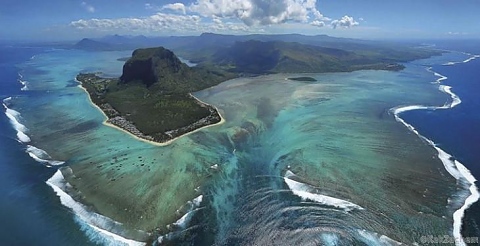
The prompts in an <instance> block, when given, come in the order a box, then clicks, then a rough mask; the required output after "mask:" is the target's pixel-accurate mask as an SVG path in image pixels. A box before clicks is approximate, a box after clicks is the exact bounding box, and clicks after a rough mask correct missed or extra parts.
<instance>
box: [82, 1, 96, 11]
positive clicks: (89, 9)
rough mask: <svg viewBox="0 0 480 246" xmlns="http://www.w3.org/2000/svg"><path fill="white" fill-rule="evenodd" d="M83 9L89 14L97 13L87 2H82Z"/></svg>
mask: <svg viewBox="0 0 480 246" xmlns="http://www.w3.org/2000/svg"><path fill="white" fill-rule="evenodd" d="M82 7H83V9H85V10H86V11H87V12H89V13H95V7H93V6H92V5H90V4H88V3H86V2H82Z"/></svg>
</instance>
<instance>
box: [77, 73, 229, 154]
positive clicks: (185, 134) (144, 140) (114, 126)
mask: <svg viewBox="0 0 480 246" xmlns="http://www.w3.org/2000/svg"><path fill="white" fill-rule="evenodd" d="M75 81H76V82H78V86H77V87H78V88H80V89H82V90H83V91H84V92H85V93H86V94H87V97H88V101H89V102H90V104H91V105H93V106H94V107H95V108H97V109H98V110H99V111H100V112H101V113H102V115H103V116H104V120H103V122H102V124H103V125H105V126H108V127H112V128H114V129H117V130H119V131H122V132H124V133H126V134H128V135H130V136H131V137H133V138H135V139H137V140H140V141H142V142H145V143H148V144H152V145H155V146H167V145H170V144H172V143H173V142H174V141H175V140H177V139H179V138H181V137H184V136H188V135H190V134H192V133H195V132H197V131H200V130H202V129H205V128H208V127H212V126H218V125H222V124H223V123H225V122H226V121H225V118H223V116H222V114H221V113H220V111H219V110H218V108H217V107H216V106H213V105H210V104H208V103H205V102H203V101H201V100H200V99H198V98H197V97H195V96H193V95H192V94H191V93H189V95H190V96H191V97H193V98H194V99H195V100H197V101H198V102H200V103H202V104H204V105H207V106H210V107H213V108H214V109H215V110H216V111H217V114H218V115H219V116H220V121H219V122H217V123H214V124H209V125H206V126H202V127H200V128H196V129H194V130H192V131H188V132H186V133H183V134H181V135H179V136H177V137H175V138H172V139H170V140H167V141H165V142H156V141H151V140H148V139H144V138H141V137H138V136H136V135H135V134H133V133H131V132H129V131H127V130H125V129H123V128H121V127H119V126H117V125H114V124H112V123H110V122H108V120H109V119H110V118H108V116H107V115H106V114H105V112H104V111H103V110H102V109H101V108H100V107H99V106H98V105H97V104H95V103H94V102H93V101H92V98H91V97H90V93H88V91H87V89H86V88H85V87H83V86H82V82H81V81H79V80H77V78H75Z"/></svg>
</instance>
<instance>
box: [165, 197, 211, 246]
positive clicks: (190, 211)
mask: <svg viewBox="0 0 480 246" xmlns="http://www.w3.org/2000/svg"><path fill="white" fill-rule="evenodd" d="M202 201H203V195H200V196H197V197H196V198H194V199H193V200H191V201H188V202H187V203H186V204H185V205H184V206H182V208H181V209H179V210H177V213H180V210H182V209H184V208H185V207H186V208H187V212H186V213H185V214H184V215H183V216H182V217H180V219H178V220H177V221H175V222H174V223H173V225H174V226H175V227H176V228H180V230H176V231H172V232H170V233H167V234H165V235H161V236H159V237H158V238H157V242H158V243H162V242H163V240H165V239H167V240H171V239H172V238H175V237H176V236H177V235H179V232H181V231H185V230H187V228H188V224H189V223H190V220H191V219H192V218H193V216H194V215H195V213H196V212H197V211H198V210H200V209H201V208H199V207H200V204H201V203H202ZM167 227H168V228H171V227H170V226H167ZM175 227H174V228H175Z"/></svg>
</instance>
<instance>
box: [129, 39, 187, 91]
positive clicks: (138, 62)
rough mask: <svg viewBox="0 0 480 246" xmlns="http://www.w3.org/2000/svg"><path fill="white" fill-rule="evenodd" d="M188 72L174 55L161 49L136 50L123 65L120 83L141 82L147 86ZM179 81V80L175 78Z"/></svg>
mask: <svg viewBox="0 0 480 246" xmlns="http://www.w3.org/2000/svg"><path fill="white" fill-rule="evenodd" d="M183 70H188V66H186V65H185V64H183V63H182V62H181V61H180V59H178V57H177V56H175V54H174V53H173V52H172V51H170V50H167V49H165V48H163V47H158V48H148V49H137V50H135V51H134V52H133V54H132V57H131V58H130V59H128V60H127V62H126V63H125V65H123V74H122V76H121V77H120V81H121V82H122V83H128V82H131V81H141V82H142V83H144V84H145V85H147V86H151V85H152V84H154V83H156V82H160V83H161V82H163V81H162V80H165V79H175V77H178V76H180V75H182V74H183V73H184V71H183ZM177 79H181V78H177Z"/></svg>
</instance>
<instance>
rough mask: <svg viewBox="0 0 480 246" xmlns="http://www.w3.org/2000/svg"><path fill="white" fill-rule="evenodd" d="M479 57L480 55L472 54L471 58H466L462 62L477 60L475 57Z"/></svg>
mask: <svg viewBox="0 0 480 246" xmlns="http://www.w3.org/2000/svg"><path fill="white" fill-rule="evenodd" d="M469 55H471V54H469ZM477 58H480V55H471V57H470V58H468V59H466V60H464V61H462V62H463V63H467V62H471V61H473V60H475V59H477Z"/></svg>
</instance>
